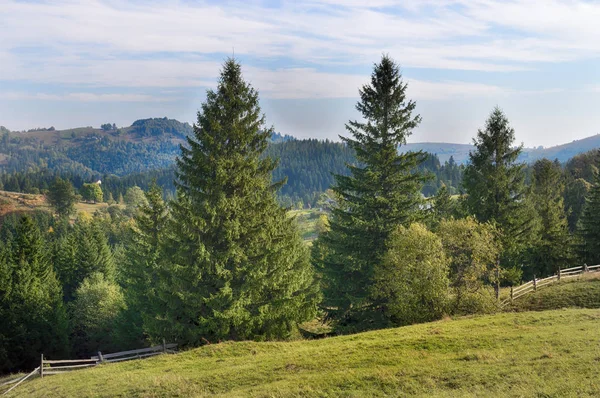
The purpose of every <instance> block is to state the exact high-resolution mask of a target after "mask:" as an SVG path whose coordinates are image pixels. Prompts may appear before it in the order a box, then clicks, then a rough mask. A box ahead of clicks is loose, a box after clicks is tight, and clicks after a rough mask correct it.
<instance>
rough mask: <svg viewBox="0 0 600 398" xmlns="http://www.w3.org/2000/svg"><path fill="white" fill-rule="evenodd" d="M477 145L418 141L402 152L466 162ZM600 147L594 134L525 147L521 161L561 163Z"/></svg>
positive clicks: (599, 137) (404, 146)
mask: <svg viewBox="0 0 600 398" xmlns="http://www.w3.org/2000/svg"><path fill="white" fill-rule="evenodd" d="M474 148H475V147H474V146H473V145H470V144H452V143H446V142H418V143H410V144H406V145H403V146H402V147H401V149H400V150H401V151H402V152H408V151H424V152H429V153H432V154H435V155H437V156H438V158H439V159H440V161H441V162H442V163H443V162H445V161H447V160H448V159H450V156H452V157H454V161H455V162H456V163H459V164H461V163H466V162H468V160H469V152H470V151H472V150H473V149H474ZM596 148H600V134H596V135H593V136H591V137H587V138H584V139H581V140H575V141H572V142H570V143H568V144H563V145H557V146H553V147H549V148H543V147H538V148H523V153H522V154H521V156H520V157H519V160H520V161H521V162H526V163H533V162H535V161H536V160H538V159H543V158H547V159H550V160H554V159H558V160H559V161H560V162H561V163H564V162H566V161H567V160H569V159H571V158H572V157H573V156H575V155H578V154H580V153H584V152H588V151H591V150H592V149H596Z"/></svg>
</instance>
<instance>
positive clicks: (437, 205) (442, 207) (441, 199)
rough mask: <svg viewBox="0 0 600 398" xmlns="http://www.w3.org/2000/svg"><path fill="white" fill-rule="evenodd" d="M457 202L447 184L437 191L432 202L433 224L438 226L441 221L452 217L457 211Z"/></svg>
mask: <svg viewBox="0 0 600 398" xmlns="http://www.w3.org/2000/svg"><path fill="white" fill-rule="evenodd" d="M455 209H456V204H455V203H454V201H453V200H452V197H451V196H450V193H449V192H448V188H447V187H446V185H445V184H443V185H442V187H441V188H440V189H439V190H438V191H437V193H436V194H435V196H434V197H433V203H432V208H431V210H432V217H431V218H432V224H433V225H434V226H437V225H438V224H439V223H440V221H442V220H447V219H450V218H452V216H454V214H455V213H456V211H455Z"/></svg>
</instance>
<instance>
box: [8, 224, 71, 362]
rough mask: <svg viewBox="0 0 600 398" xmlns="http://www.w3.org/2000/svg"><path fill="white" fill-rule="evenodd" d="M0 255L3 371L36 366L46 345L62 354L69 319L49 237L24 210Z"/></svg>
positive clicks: (50, 351) (53, 351)
mask: <svg viewBox="0 0 600 398" xmlns="http://www.w3.org/2000/svg"><path fill="white" fill-rule="evenodd" d="M13 237H14V238H13V239H12V240H11V241H10V242H5V244H6V246H4V248H3V250H2V255H1V257H2V258H0V261H1V262H2V266H0V273H1V274H2V280H0V315H2V318H1V319H2V321H1V322H0V336H1V337H2V338H1V339H0V359H1V360H0V372H3V371H7V370H17V369H23V368H30V367H33V364H34V363H36V362H37V361H39V354H40V352H42V349H43V350H44V352H45V353H47V354H48V355H53V354H55V355H64V354H65V351H66V349H67V319H66V313H65V310H64V307H63V305H62V292H61V288H60V284H59V283H58V280H57V279H56V276H55V274H54V271H53V269H52V264H51V262H50V261H49V260H50V258H49V255H48V252H47V250H46V242H45V240H44V238H43V236H42V234H41V232H40V230H39V228H38V227H37V226H36V224H35V223H34V221H33V220H32V219H31V218H30V217H28V216H24V217H22V218H21V220H20V221H19V223H18V225H17V228H16V231H15V234H14V235H13Z"/></svg>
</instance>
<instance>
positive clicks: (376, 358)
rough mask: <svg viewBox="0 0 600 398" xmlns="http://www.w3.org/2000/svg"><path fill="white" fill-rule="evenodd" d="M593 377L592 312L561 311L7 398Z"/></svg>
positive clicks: (222, 354)
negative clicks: (19, 397) (18, 397)
mask: <svg viewBox="0 0 600 398" xmlns="http://www.w3.org/2000/svg"><path fill="white" fill-rule="evenodd" d="M599 371H600V310H597V309H569V310H556V311H544V312H526V313H525V312H524V313H501V314H496V315H490V316H481V317H469V318H461V319H457V320H443V321H439V322H433V323H427V324H420V325H414V326H409V327H401V328H395V329H387V330H380V331H374V332H368V333H362V334H356V335H349V336H341V337H334V338H327V339H322V340H310V341H293V342H273V343H256V342H239V343H222V344H215V345H209V346H204V347H201V348H198V349H194V350H190V351H186V352H183V353H180V354H177V355H164V356H159V357H155V358H152V359H147V360H138V361H131V362H128V363H121V364H108V365H102V366H99V367H97V368H94V369H88V370H81V371H76V372H73V373H71V374H68V375H58V376H49V377H45V378H44V379H36V380H33V381H31V382H29V383H27V384H25V385H23V386H20V387H19V389H18V390H16V394H14V395H13V396H22V397H204V396H218V397H380V396H392V397H396V396H398V397H400V396H423V397H425V396H426V397H441V396H452V397H456V396H460V397H463V396H464V397H484V396H486V397H487V396H490V397H492V396H493V397H498V396H501V397H582V396H589V397H591V396H599V395H600V378H599V377H598V372H599ZM11 395H12V393H11Z"/></svg>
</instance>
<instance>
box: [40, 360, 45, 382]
mask: <svg viewBox="0 0 600 398" xmlns="http://www.w3.org/2000/svg"><path fill="white" fill-rule="evenodd" d="M40 377H41V378H42V379H43V378H44V354H42V359H41V361H40Z"/></svg>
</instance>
